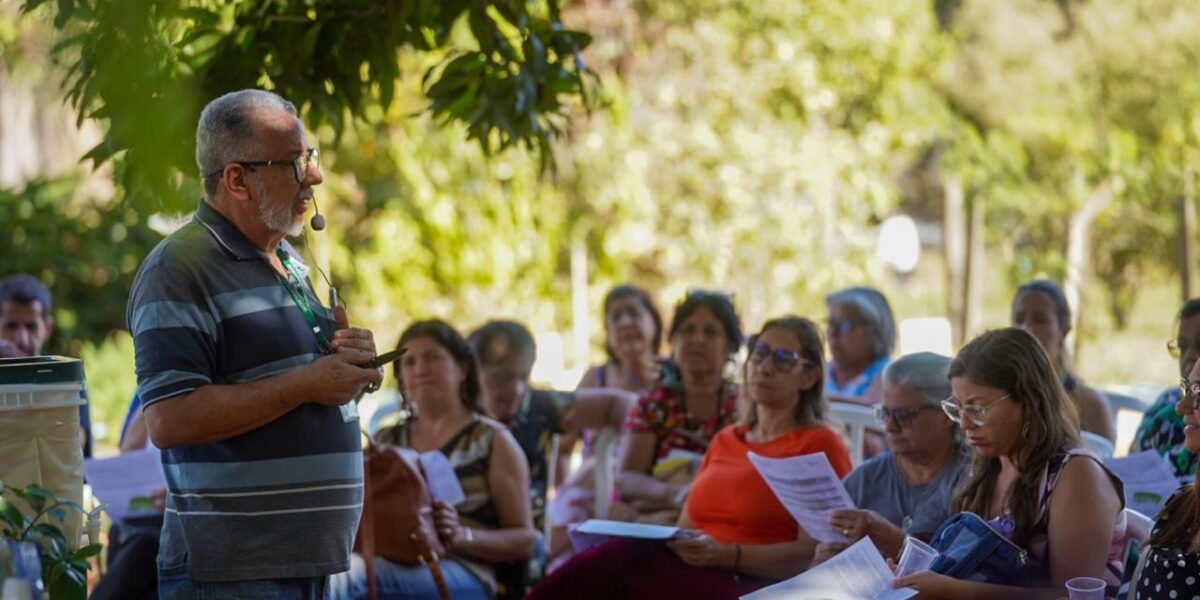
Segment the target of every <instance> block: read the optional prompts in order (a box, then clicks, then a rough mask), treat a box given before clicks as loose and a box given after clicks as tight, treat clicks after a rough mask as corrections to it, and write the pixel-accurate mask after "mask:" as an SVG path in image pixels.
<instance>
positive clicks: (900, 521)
mask: <svg viewBox="0 0 1200 600" xmlns="http://www.w3.org/2000/svg"><path fill="white" fill-rule="evenodd" d="M949 371H950V359H949V358H946V357H945V356H941V355H939V354H933V353H932V352H920V353H917V354H909V355H908V356H904V357H901V358H899V359H897V360H896V361H895V362H893V363H892V364H890V365H888V368H887V369H886V370H885V371H884V372H883V404H882V405H880V406H878V407H876V409H875V413H876V415H877V416H878V417H879V422H880V423H881V424H882V425H883V429H884V432H885V434H886V435H887V442H888V447H889V448H890V450H889V451H887V452H884V453H883V454H880V455H879V456H876V457H874V458H872V459H870V460H868V461H867V462H865V463H863V464H862V465H860V466H859V467H858V468H857V469H854V472H852V473H850V476H849V477H847V478H846V481H845V485H846V491H848V492H849V493H850V499H851V500H853V501H854V505H855V506H857V507H858V510H839V511H835V512H834V513H833V516H832V518H831V519H830V525H831V526H832V527H833V529H834V530H835V531H841V532H842V534H843V535H845V536H846V537H847V538H849V539H850V542H851V543H853V542H856V541H858V540H859V539H861V538H862V537H863V536H868V537H870V538H871V541H873V542H874V543H875V547H876V548H878V549H879V551H880V552H881V553H882V554H883V555H884V556H886V557H892V558H895V557H896V556H897V555H899V553H900V547H901V545H902V544H903V543H904V536H906V535H911V536H914V537H917V538H919V539H922V540H924V541H929V538H931V537H933V532H934V531H936V530H937V528H938V525H941V524H942V521H945V520H946V519H947V518H948V517H949V516H950V515H951V513H952V512H953V511H952V510H951V509H950V500H951V498H952V497H953V495H954V490H956V489H957V488H958V486H959V484H960V483H961V482H962V481H963V480H964V479H965V478H966V475H967V472H968V471H969V470H970V465H971V458H972V453H971V448H970V447H969V446H967V442H966V439H965V438H964V437H963V433H962V430H961V429H959V428H958V425H956V424H955V423H954V421H951V420H950V418H949V417H947V416H946V413H945V412H943V411H942V406H941V402H942V400H945V399H946V398H948V397H949V396H950V395H951V391H950V380H949V378H948V377H947V374H948V373H949ZM846 546H847V544H842V543H823V544H820V545H819V546H818V547H817V558H816V559H814V562H821V561H824V560H825V559H827V558H828V557H830V556H832V555H833V554H836V553H837V552H840V551H841V550H843V549H845V547H846Z"/></svg>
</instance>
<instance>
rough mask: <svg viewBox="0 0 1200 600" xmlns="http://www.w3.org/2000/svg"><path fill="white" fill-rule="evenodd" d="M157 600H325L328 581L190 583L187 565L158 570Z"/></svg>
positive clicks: (289, 580) (268, 580)
mask: <svg viewBox="0 0 1200 600" xmlns="http://www.w3.org/2000/svg"><path fill="white" fill-rule="evenodd" d="M158 597H159V600H233V599H235V598H236V599H237V600H326V599H327V598H329V578H328V577H305V578H300V579H259V580H253V581H221V582H205V581H193V580H192V578H190V577H188V574H187V565H186V564H185V565H180V566H178V567H171V568H170V569H159V570H158Z"/></svg>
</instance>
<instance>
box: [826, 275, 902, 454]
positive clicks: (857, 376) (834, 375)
mask: <svg viewBox="0 0 1200 600" xmlns="http://www.w3.org/2000/svg"><path fill="white" fill-rule="evenodd" d="M825 305H826V307H827V308H828V309H829V320H828V329H827V332H828V336H829V354H830V359H829V373H827V374H826V375H825V396H826V397H827V398H829V400H830V401H831V402H850V403H853V404H863V405H866V406H878V405H879V403H880V402H882V401H883V385H882V384H883V377H882V375H883V370H884V369H885V368H886V367H887V365H888V363H889V362H891V360H892V358H891V357H892V351H893V350H894V349H895V347H896V321H895V319H894V318H893V317H892V307H891V305H889V304H888V301H887V297H885V296H884V295H883V294H882V293H881V292H880V291H879V290H876V289H875V288H871V287H866V286H861V287H852V288H846V289H844V290H839V291H837V292H834V293H832V294H830V295H828V296H826V297H825ZM865 433H866V435H864V436H863V456H864V457H868V458H870V457H872V456H875V455H877V454H879V453H880V452H883V450H884V449H885V448H886V446H885V444H884V439H883V434H882V432H880V431H879V430H878V429H868V430H867V431H866V432H865Z"/></svg>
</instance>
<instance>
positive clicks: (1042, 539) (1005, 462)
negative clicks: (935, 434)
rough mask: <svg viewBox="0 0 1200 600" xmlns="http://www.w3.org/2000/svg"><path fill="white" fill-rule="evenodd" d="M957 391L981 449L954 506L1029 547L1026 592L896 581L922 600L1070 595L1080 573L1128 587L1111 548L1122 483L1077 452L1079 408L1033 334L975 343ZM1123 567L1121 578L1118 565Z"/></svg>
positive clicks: (1117, 531)
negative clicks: (1113, 560) (1068, 590)
mask: <svg viewBox="0 0 1200 600" xmlns="http://www.w3.org/2000/svg"><path fill="white" fill-rule="evenodd" d="M950 387H951V388H952V389H953V390H954V395H953V396H951V397H950V398H948V399H947V400H945V401H944V402H943V403H942V405H943V407H944V409H945V411H946V414H947V415H949V416H950V418H951V419H953V420H955V421H956V422H958V423H959V425H961V426H962V429H963V432H964V433H966V435H967V441H968V443H970V444H971V446H972V447H974V448H975V452H976V458H975V462H974V466H973V468H972V472H971V476H970V477H969V478H968V479H967V481H966V483H965V484H964V485H963V488H962V490H961V491H960V492H959V494H958V496H957V498H956V499H955V502H954V508H955V510H958V511H970V512H973V513H975V514H977V515H979V516H981V517H983V518H984V519H986V520H988V521H989V523H991V524H992V526H993V528H994V529H996V530H997V531H998V532H1000V533H1001V534H1002V535H1005V536H1006V537H1008V538H1009V539H1010V540H1011V541H1012V542H1013V543H1014V544H1016V545H1017V546H1019V547H1021V548H1023V549H1025V550H1026V551H1027V552H1028V556H1029V569H1028V572H1027V573H1026V575H1027V578H1026V579H1024V580H1023V581H1024V582H1025V586H1023V587H1014V586H1004V585H997V584H991V583H982V582H976V581H966V580H959V579H953V578H951V577H947V576H945V575H939V574H936V573H933V572H930V571H921V572H919V573H916V574H913V575H909V576H906V577H900V578H897V579H896V581H895V584H894V585H896V586H897V587H901V586H908V587H912V588H914V589H916V590H917V591H918V592H920V594H921V597H922V598H945V599H948V600H968V599H969V600H975V599H979V600H987V599H990V598H996V599H1006V600H1007V599H1010V598H1028V599H1040V598H1044V599H1046V600H1053V599H1056V598H1060V597H1062V596H1063V591H1064V587H1063V586H1064V585H1065V584H1066V581H1067V580H1068V579H1071V578H1074V577H1098V578H1106V580H1107V581H1109V583H1110V588H1109V597H1112V596H1114V595H1115V594H1116V591H1117V590H1116V587H1117V585H1118V584H1119V583H1120V582H1119V579H1120V576H1119V573H1120V571H1121V567H1120V566H1119V565H1110V564H1108V557H1109V554H1110V547H1111V546H1112V545H1113V543H1114V542H1115V541H1117V540H1120V539H1123V537H1124V533H1125V518H1124V514H1123V513H1122V512H1121V509H1122V508H1123V507H1124V503H1125V500H1124V492H1123V490H1122V486H1121V481H1120V479H1118V478H1117V476H1116V475H1114V474H1112V472H1110V471H1108V470H1107V469H1106V468H1105V467H1104V466H1103V465H1102V464H1101V463H1100V460H1099V459H1098V458H1097V457H1096V456H1095V455H1094V454H1091V453H1090V452H1088V451H1086V450H1078V447H1079V433H1078V432H1079V425H1078V422H1079V421H1078V415H1076V414H1075V405H1074V403H1073V402H1071V400H1070V398H1069V397H1068V396H1067V395H1066V391H1065V390H1064V389H1063V386H1062V382H1061V381H1060V380H1059V378H1058V375H1057V374H1056V373H1055V371H1054V367H1053V366H1052V365H1051V364H1050V361H1049V360H1047V357H1046V353H1045V352H1044V351H1043V350H1042V349H1041V348H1040V347H1039V345H1038V341H1037V340H1036V339H1034V337H1033V336H1031V335H1030V334H1028V333H1026V332H1025V331H1022V330H1020V329H1016V328H1011V327H1010V328H1007V329H998V330H994V331H989V332H987V333H984V334H983V335H980V336H979V337H977V338H975V339H974V340H972V341H971V342H970V343H968V344H967V345H966V346H964V347H963V349H962V350H961V351H960V352H959V353H958V356H957V357H956V358H955V359H954V361H953V362H952V363H951V364H950ZM1114 566H1115V567H1116V569H1115V570H1116V573H1117V574H1116V576H1115V577H1113V573H1111V571H1110V570H1111V569H1113V567H1114Z"/></svg>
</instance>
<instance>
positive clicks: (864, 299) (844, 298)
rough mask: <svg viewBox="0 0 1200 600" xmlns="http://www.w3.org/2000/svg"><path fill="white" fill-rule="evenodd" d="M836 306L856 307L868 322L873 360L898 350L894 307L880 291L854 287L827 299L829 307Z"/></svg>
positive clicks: (826, 303)
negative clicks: (893, 315) (893, 316)
mask: <svg viewBox="0 0 1200 600" xmlns="http://www.w3.org/2000/svg"><path fill="white" fill-rule="evenodd" d="M835 304H845V305H848V306H852V307H854V309H855V311H856V312H858V314H859V316H861V317H862V319H863V320H864V321H866V322H867V328H868V329H869V330H870V332H871V340H872V347H871V353H872V354H873V356H872V358H874V359H879V358H882V357H884V356H891V355H892V351H893V350H895V349H896V322H895V320H894V319H893V318H892V307H891V306H889V305H888V301H887V298H885V297H884V295H883V294H882V293H880V291H879V290H877V289H875V288H872V287H867V286H860V287H852V288H846V289H844V290H839V291H837V292H834V293H832V294H830V295H828V296H826V297H825V305H826V306H827V307H829V308H833V306H834V305H835Z"/></svg>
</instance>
